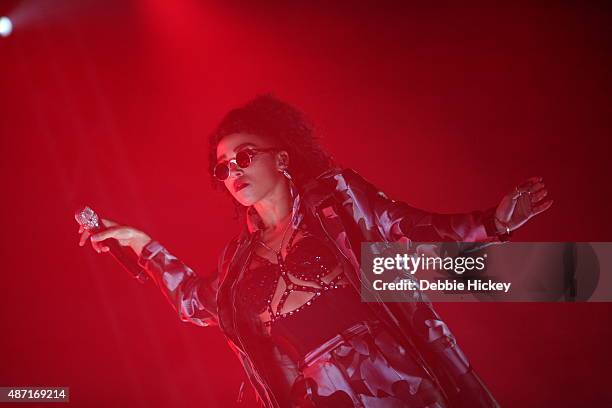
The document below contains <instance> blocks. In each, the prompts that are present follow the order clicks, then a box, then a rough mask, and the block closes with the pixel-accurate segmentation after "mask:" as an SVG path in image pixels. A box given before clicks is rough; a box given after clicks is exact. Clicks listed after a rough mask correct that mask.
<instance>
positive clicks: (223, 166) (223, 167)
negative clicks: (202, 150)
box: [215, 163, 229, 181]
mask: <svg viewBox="0 0 612 408" xmlns="http://www.w3.org/2000/svg"><path fill="white" fill-rule="evenodd" d="M228 176H229V167H228V166H227V163H219V164H217V165H216V166H215V177H216V178H217V179H219V180H221V181H223V180H225V179H226V178H227V177H228Z"/></svg>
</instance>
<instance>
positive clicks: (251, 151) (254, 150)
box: [213, 147, 279, 181]
mask: <svg viewBox="0 0 612 408" xmlns="http://www.w3.org/2000/svg"><path fill="white" fill-rule="evenodd" d="M278 150H279V149H278V148H277V147H262V148H258V147H247V148H246V149H244V150H241V151H239V152H236V156H235V157H234V158H233V159H229V160H224V161H222V162H219V163H217V164H215V167H214V168H213V175H214V176H215V178H216V179H217V180H219V181H225V180H227V178H228V177H229V176H230V174H231V171H232V169H231V167H230V164H231V163H234V166H236V167H238V168H241V169H246V168H247V167H249V166H250V165H251V163H253V158H254V157H255V156H257V154H258V153H268V152H273V151H278ZM241 153H246V155H247V157H248V158H249V162H248V163H247V164H246V165H244V166H240V165H239V164H238V162H237V160H236V157H238V155H239V154H241ZM219 166H223V167H225V169H226V170H227V175H226V176H225V178H220V177H219V176H218V174H219V172H218V171H217V168H219Z"/></svg>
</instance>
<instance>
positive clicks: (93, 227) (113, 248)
mask: <svg viewBox="0 0 612 408" xmlns="http://www.w3.org/2000/svg"><path fill="white" fill-rule="evenodd" d="M74 219H75V220H76V222H77V223H79V225H80V226H82V227H83V228H84V229H85V231H88V232H89V233H90V234H95V233H98V232H102V231H104V230H106V229H107V228H106V227H105V226H104V224H103V223H102V222H101V221H100V217H98V214H96V212H95V211H94V210H92V209H91V208H89V207H87V206H85V207H83V208H82V209H80V210H78V211H76V212H75V213H74ZM101 242H102V243H103V244H104V245H105V246H107V247H108V248H109V249H110V250H109V252H110V254H111V255H112V256H113V258H115V260H116V261H117V262H119V263H120V264H121V265H122V266H123V268H124V269H125V270H127V271H128V272H129V273H130V274H131V275H132V276H134V278H136V279H137V280H138V281H139V282H140V283H145V282H146V281H147V280H148V279H149V276H148V275H147V273H146V272H145V271H144V270H143V269H142V268H141V267H140V265H138V258H137V256H136V254H135V253H134V252H133V251H132V250H131V249H130V248H128V247H122V246H121V245H119V243H118V242H117V240H115V239H114V238H108V239H105V240H104V241H101Z"/></svg>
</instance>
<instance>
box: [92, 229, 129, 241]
mask: <svg viewBox="0 0 612 408" xmlns="http://www.w3.org/2000/svg"><path fill="white" fill-rule="evenodd" d="M122 232H123V228H120V227H111V228H109V229H105V230H104V231H102V232H98V233H96V234H93V235H92V236H91V240H92V241H94V242H100V241H104V240H105V239H109V238H115V239H119V238H125V237H123V236H122V235H123V234H122Z"/></svg>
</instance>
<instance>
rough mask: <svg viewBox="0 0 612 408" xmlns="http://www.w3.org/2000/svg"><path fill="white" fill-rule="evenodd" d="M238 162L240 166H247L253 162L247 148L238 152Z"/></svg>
mask: <svg viewBox="0 0 612 408" xmlns="http://www.w3.org/2000/svg"><path fill="white" fill-rule="evenodd" d="M236 164H237V165H238V167H240V168H243V169H244V168H247V167H249V164H251V154H250V152H249V151H247V150H242V151H240V152H238V153H236Z"/></svg>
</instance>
